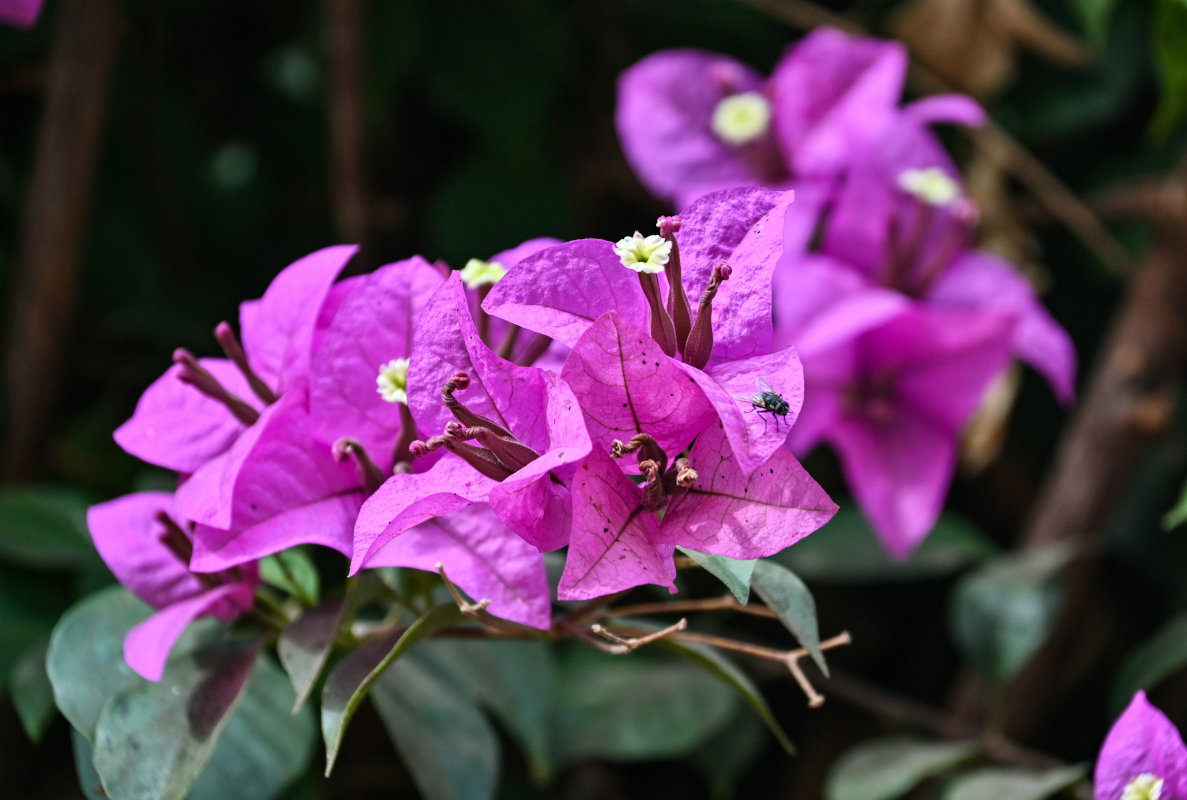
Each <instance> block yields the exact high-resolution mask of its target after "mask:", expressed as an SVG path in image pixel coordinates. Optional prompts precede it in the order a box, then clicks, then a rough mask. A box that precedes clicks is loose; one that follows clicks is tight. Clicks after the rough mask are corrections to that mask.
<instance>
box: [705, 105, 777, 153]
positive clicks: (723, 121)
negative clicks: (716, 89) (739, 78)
mask: <svg viewBox="0 0 1187 800" xmlns="http://www.w3.org/2000/svg"><path fill="white" fill-rule="evenodd" d="M711 124H712V127H713V132H714V133H715V134H717V138H719V139H721V141H723V142H726V143H727V144H732V145H743V144H747V143H748V142H753V141H754V140H755V139H758V138H760V137H761V136H762V135H763V134H765V133H766V132H767V129H768V128H769V127H771V104H770V103H769V102H767V98H765V97H763V96H762V93H761V92H742V93H741V94H731V95H730V96H729V97H726V98H723V99H722V101H721V102H720V103H718V104H717V108H715V109H713V121H712V123H711Z"/></svg>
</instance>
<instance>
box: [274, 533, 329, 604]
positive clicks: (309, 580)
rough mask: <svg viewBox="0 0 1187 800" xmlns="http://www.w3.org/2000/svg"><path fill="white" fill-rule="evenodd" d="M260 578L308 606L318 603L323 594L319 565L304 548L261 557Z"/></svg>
mask: <svg viewBox="0 0 1187 800" xmlns="http://www.w3.org/2000/svg"><path fill="white" fill-rule="evenodd" d="M260 579H261V580H262V581H264V583H266V584H268V585H269V586H275V587H276V588H277V589H280V590H281V591H284V592H288V593H289V594H291V595H292V596H294V597H296V598H297V599H298V600H300V601H301V602H302V603H304V604H305V605H307V606H312V605H317V601H318V598H319V597H320V596H321V580H320V578H319V577H318V574H317V567H316V566H315V565H314V563H313V559H311V558H310V557H309V554H308V553H307V552H305V550H304V549H303V548H299V547H297V548H292V549H289V550H284V551H282V552H280V553H276V554H275V555H271V556H268V557H267V558H263V559H260Z"/></svg>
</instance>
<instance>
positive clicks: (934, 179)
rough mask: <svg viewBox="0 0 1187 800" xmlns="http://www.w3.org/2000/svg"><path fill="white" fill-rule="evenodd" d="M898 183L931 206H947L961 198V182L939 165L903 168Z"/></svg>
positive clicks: (907, 191) (900, 186) (904, 189)
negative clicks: (951, 176) (924, 167)
mask: <svg viewBox="0 0 1187 800" xmlns="http://www.w3.org/2000/svg"><path fill="white" fill-rule="evenodd" d="M898 185H899V188H900V189H902V190H903V191H904V192H906V193H907V194H911V195H914V196H915V197H917V198H919V199H920V200H922V201H923V202H924V203H927V204H928V205H930V206H946V205H949V204H951V203H953V202H955V201H956V200H958V199H960V184H958V183H957V182H956V181H954V180H952V178H950V177H948V174H947V173H945V172H944V170H942V169H940V168H939V167H928V168H927V169H908V170H903V171H902V172H901V173H899V176H898Z"/></svg>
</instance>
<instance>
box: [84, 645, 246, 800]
mask: <svg viewBox="0 0 1187 800" xmlns="http://www.w3.org/2000/svg"><path fill="white" fill-rule="evenodd" d="M258 652H259V649H258V645H257V644H255V643H247V642H221V643H217V644H211V645H206V646H203V647H199V648H197V649H196V650H193V651H190V652H188V653H185V654H183V655H181V656H180V657H174V658H171V659H170V661H169V664H168V666H167V667H166V668H165V674H164V676H163V677H162V678H161V680H160V681H158V682H156V683H150V682H148V681H143V680H141V681H139V682H138V683H136V684H135V685H133V686H132V687H131V688H129V689H126V690H125V691H123V692H121V693H119V694H117V695H115V696H114V697H112V698H111V699H110V700H108V701H107V703H106V704H105V705H104V706H103V710H102V711H101V712H100V714H99V724H98V726H97V727H96V729H95V746H94V759H95V769H96V770H97V771H98V772H99V776H100V777H101V778H102V779H103V788H104V790H106V792H107V794H108V795H109V796H111V797H116V798H119V799H120V800H181V799H182V798H184V797H186V795H187V794H188V793H189V791H190V788H191V787H192V786H193V785H194V781H195V780H196V779H197V777H198V774H199V773H200V772H201V771H202V768H203V767H204V766H205V765H206V762H207V761H208V760H209V759H210V756H211V754H212V753H213V752H214V748H215V745H216V744H217V743H218V739H219V734H220V733H221V732H222V730H223V727H224V726H225V725H226V724H227V722H228V720H229V719H230V711H231V709H232V708H233V707H234V705H235V703H236V701H237V700H238V699H239V697H240V696H241V695H242V694H243V690H244V688H245V687H246V685H247V677H248V675H249V673H250V672H251V667H252V664H253V663H254V661H255V658H256V655H257V653H258Z"/></svg>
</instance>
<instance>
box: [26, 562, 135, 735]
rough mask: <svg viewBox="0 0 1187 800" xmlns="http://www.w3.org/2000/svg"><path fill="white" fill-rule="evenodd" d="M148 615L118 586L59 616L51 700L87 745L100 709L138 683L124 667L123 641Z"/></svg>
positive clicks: (51, 659) (50, 662)
mask: <svg viewBox="0 0 1187 800" xmlns="http://www.w3.org/2000/svg"><path fill="white" fill-rule="evenodd" d="M151 613H152V609H151V608H149V606H147V605H146V604H145V603H143V602H141V601H140V600H138V599H137V598H136V597H135V596H133V595H132V593H130V592H129V591H128V590H126V589H124V588H123V587H121V586H113V587H111V588H109V589H105V590H103V591H101V592H98V593H96V594H94V595H91V596H90V597H88V598H86V599H85V600H83V601H81V602H79V603H78V604H77V605H75V606H74V607H73V608H71V609H70V610H69V611H67V612H66V613H65V614H64V615H63V616H62V619H61V621H60V622H59V623H58V625H57V627H56V628H54V632H53V636H52V637H51V638H50V643H49V653H48V655H47V656H46V671H47V673H48V674H49V679H50V683H51V684H53V687H54V700H55V702H56V703H57V705H58V708H59V709H60V710H61V712H62V714H64V715H65V717H66V719H68V720H70V724H71V725H73V726H74V727H75V728H77V729H78V730H79V731H80V732H81V733H82V735H83V736H85V737H86V739H87V741H94V739H95V726H96V725H97V724H98V722H99V713H100V711H102V709H103V706H104V704H105V703H106V702H107V700H108V699H109V698H110V697H112V696H113V695H115V694H117V693H119V692H121V691H123V690H124V689H126V688H127V687H129V686H132V685H134V684H136V683H137V682H138V681H140V678H139V676H137V675H136V673H135V672H133V671H132V668H131V667H129V666H128V665H127V664H126V663H125V662H124V636H126V635H127V633H128V631H129V630H131V629H132V628H133V626H135V625H137V624H138V623H140V622H143V621H144V620H145V619H147V618H148V616H149V615H150V614H151Z"/></svg>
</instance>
